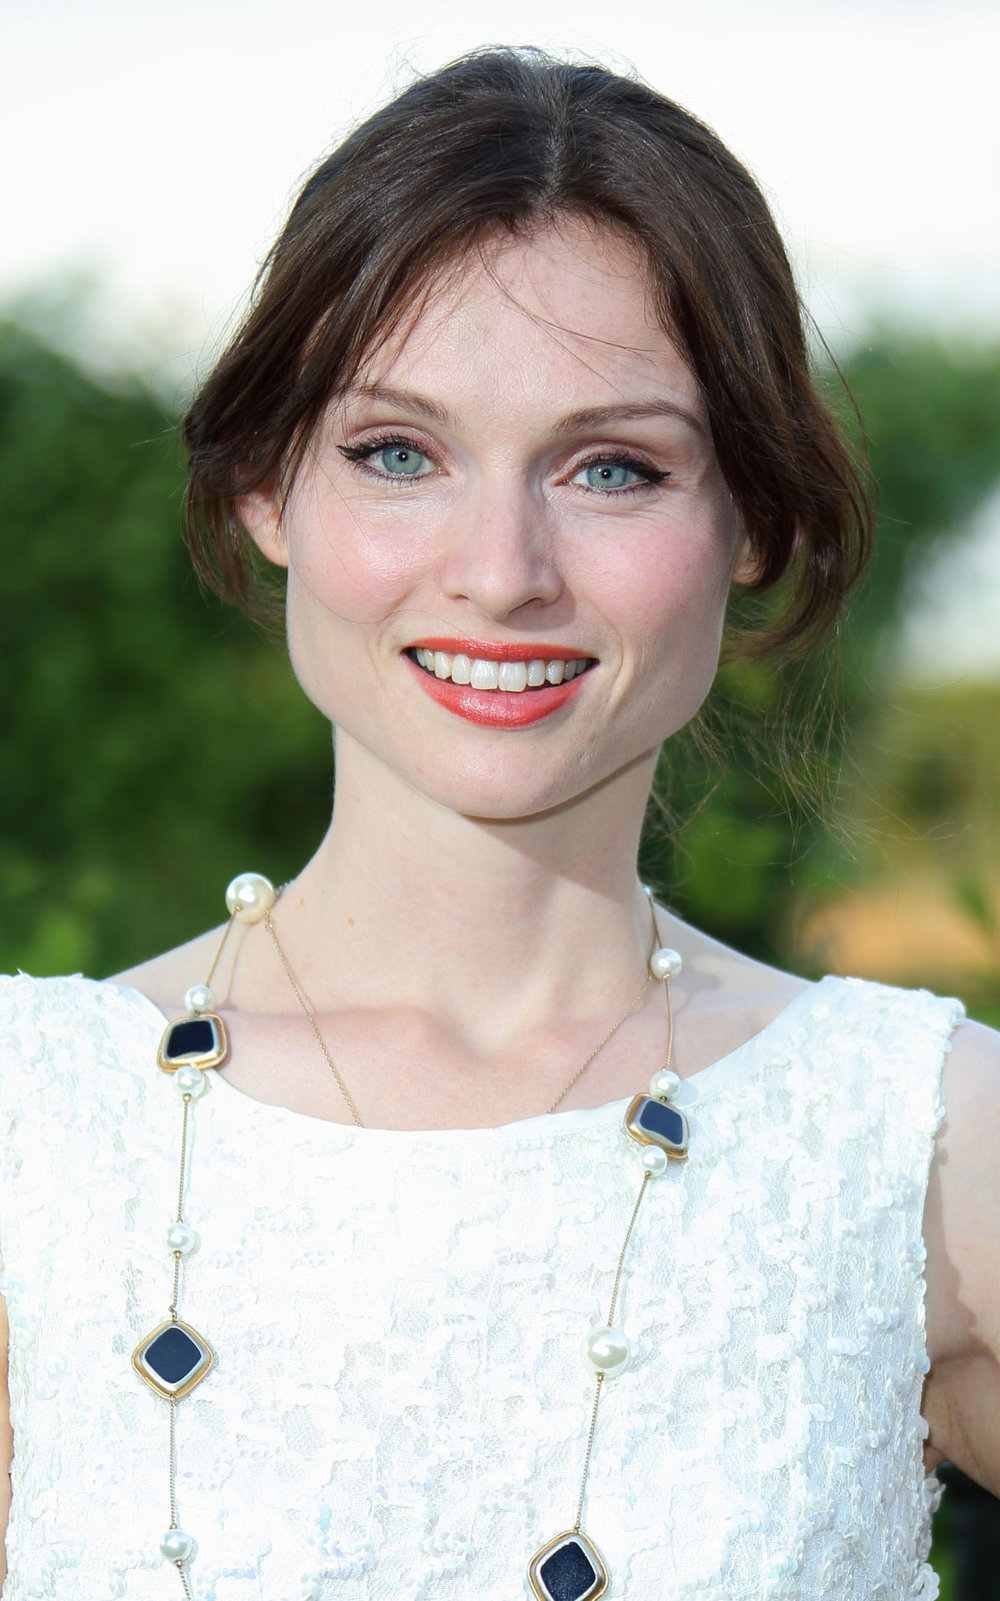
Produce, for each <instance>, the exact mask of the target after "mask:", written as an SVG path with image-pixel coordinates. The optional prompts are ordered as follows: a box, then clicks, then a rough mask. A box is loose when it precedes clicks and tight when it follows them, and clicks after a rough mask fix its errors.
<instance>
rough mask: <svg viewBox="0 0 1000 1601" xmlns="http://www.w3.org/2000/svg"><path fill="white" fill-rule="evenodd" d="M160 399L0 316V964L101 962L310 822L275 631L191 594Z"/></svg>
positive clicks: (322, 744)
mask: <svg viewBox="0 0 1000 1601" xmlns="http://www.w3.org/2000/svg"><path fill="white" fill-rule="evenodd" d="M182 481H183V473H182V466H181V461H180V457H179V453H178V449H177V445H176V442H175V437H174V428H173V419H172V418H168V417H165V416H164V415H163V412H162V410H161V408H160V407H159V405H158V404H157V403H156V401H155V400H154V399H153V397H152V396H151V395H150V394H149V393H147V392H145V391H144V390H143V389H142V388H141V387H140V386H138V385H136V384H132V383H127V382H122V383H121V384H119V385H117V386H116V387H115V388H114V389H113V390H112V389H109V388H105V387H101V386H99V385H97V384H96V383H94V382H93V381H91V380H90V379H88V378H87V377H86V376H85V375H84V374H83V373H81V372H80V371H79V370H78V369H77V368H76V367H75V366H74V365H73V363H72V362H70V361H69V360H67V359H66V358H64V357H62V356H59V355H56V354H55V353H54V352H52V351H50V350H47V349H46V348H45V347H44V346H43V345H42V344H41V343H40V342H39V341H38V340H37V339H36V338H34V337H33V336H31V335H30V334H27V333H26V332H24V331H23V330H21V329H18V328H16V327H13V326H10V325H6V326H0V484H2V486H3V489H2V493H3V516H2V518H0V562H2V567H3V573H4V580H5V587H6V597H5V643H4V652H3V667H2V671H3V674H4V678H5V683H4V687H3V703H4V706H5V708H6V720H7V725H8V726H7V735H6V739H5V756H4V778H3V783H2V787H0V881H2V882H3V885H4V891H5V893H4V900H5V908H4V916H3V922H2V931H0V942H2V950H0V965H2V966H3V967H4V968H5V969H9V968H10V967H12V966H14V967H17V966H22V967H24V968H25V969H27V970H28V971H34V972H38V973H46V972H58V971H63V972H65V971H67V970H70V971H72V970H74V969H77V968H82V969H85V970H86V971H88V972H90V973H92V974H95V975H100V974H102V973H106V972H108V971H113V970H115V969H117V968H118V967H121V966H122V965H124V964H125V963H127V962H131V961H136V960H138V959H140V958H141V957H144V956H148V955H152V954H153V953H154V952H155V951H156V950H157V949H163V948H164V947H165V946H167V945H169V944H170V943H174V942H176V941H179V940H181V939H183V938H186V937H188V936H190V935H191V934H192V933H194V932H195V931H196V929H197V928H198V927H199V926H208V925H209V924H211V923H213V922H216V921H218V920H219V910H220V909H219V883H220V880H222V881H225V880H226V879H227V877H228V875H229V874H230V873H231V872H236V871H238V870H240V868H241V867H244V866H245V865H246V863H247V862H258V861H265V860H266V861H268V862H269V863H270V864H271V867H272V869H273V871H274V873H275V874H276V875H277V876H280V875H281V874H282V873H283V872H284V873H290V872H291V871H292V870H293V869H294V868H295V866H296V865H297V864H298V860H299V858H300V857H301V855H302V854H304V853H306V852H307V851H308V850H309V848H310V847H311V845H312V844H313V842H314V841H315V840H316V839H318V837H319V834H320V831H321V829H322V827H323V825H324V820H325V812H326V810H327V802H328V792H329V773H330V754H329V737H328V732H327V730H326V728H325V726H324V724H323V721H322V719H321V718H320V717H319V716H318V714H316V713H314V712H313V710H312V708H311V707H310V706H309V705H308V703H307V702H306V701H305V699H304V697H303V696H302V695H301V694H300V693H299V692H298V690H297V688H296V686H295V684H294V682H293V680H292V676H291V672H290V670H289V668H288V666H287V664H286V662H285V660H284V657H283V654H282V652H281V651H280V650H277V649H274V648H272V647H269V646H268V645H266V644H265V643H263V642H262V641H261V640H260V639H259V638H258V637H257V636H256V635H255V634H254V632H253V631H252V630H251V629H250V628H249V627H248V626H247V625H245V624H244V623H242V621H241V620H240V619H237V618H232V617H230V616H228V615H227V614H225V613H224V612H223V611H222V609H221V608H219V607H216V606H212V605H206V603H205V602H204V600H203V599H202V598H201V596H200V595H199V593H198V589H197V586H196V584H195V582H194V580H193V578H192V576H191V574H190V570H189V566H188V562H187V556H186V552H185V550H184V546H183V544H182V540H181V533H180V517H179V507H180V496H181V486H182Z"/></svg>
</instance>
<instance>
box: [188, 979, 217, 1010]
mask: <svg viewBox="0 0 1000 1601" xmlns="http://www.w3.org/2000/svg"><path fill="white" fill-rule="evenodd" d="M184 1005H185V1006H186V1007H187V1009H188V1011H189V1012H214V1011H215V996H214V995H213V994H212V991H211V990H210V989H209V987H208V985H207V984H192V985H191V988H190V989H189V990H188V991H187V992H186V994H185V996H184Z"/></svg>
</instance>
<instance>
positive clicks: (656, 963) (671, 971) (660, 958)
mask: <svg viewBox="0 0 1000 1601" xmlns="http://www.w3.org/2000/svg"><path fill="white" fill-rule="evenodd" d="M683 968H684V958H683V956H682V955H681V953H680V951H675V950H671V948H670V946H669V945H661V946H660V947H659V949H658V950H655V951H654V952H653V954H652V956H651V957H650V958H649V971H650V972H651V973H652V975H653V977H654V978H680V975H681V972H682V971H683Z"/></svg>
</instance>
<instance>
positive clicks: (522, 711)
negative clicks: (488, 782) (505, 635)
mask: <svg viewBox="0 0 1000 1601" xmlns="http://www.w3.org/2000/svg"><path fill="white" fill-rule="evenodd" d="M536 648H537V647H536ZM541 649H542V654H540V655H538V656H534V655H532V654H530V651H529V650H528V649H526V648H525V646H523V645H494V644H490V645H486V644H485V642H484V641H482V642H481V641H478V640H464V639H462V640H460V639H447V640H446V639H431V640H426V641H424V642H422V643H421V644H419V645H411V646H410V647H409V648H408V649H407V650H405V651H404V652H403V655H404V657H405V658H406V660H407V661H408V662H409V663H410V671H411V672H412V673H413V674H414V677H415V679H416V682H417V683H418V684H419V686H420V688H421V689H422V690H424V692H425V693H426V694H428V695H429V696H430V697H431V699H432V700H434V701H436V702H437V704H438V705H439V706H441V707H443V708H444V710H445V711H449V712H451V713H452V714H453V715H454V716H456V717H461V718H463V719H464V721H465V722H468V723H478V724H479V725H480V726H481V727H484V728H511V729H513V728H526V727H528V726H529V725H530V724H532V723H539V722H541V721H542V720H543V719H544V718H546V717H550V716H551V715H552V714H553V713H554V712H557V711H559V710H560V709H561V708H562V707H563V706H566V705H567V704H568V703H569V701H571V700H574V699H575V698H576V696H577V695H578V694H579V692H580V690H581V689H582V688H583V685H584V683H585V682H586V679H587V676H588V674H589V672H590V670H591V668H593V667H596V666H597V658H596V657H595V656H571V655H570V653H569V651H568V650H565V649H562V648H560V647H557V646H542V647H541Z"/></svg>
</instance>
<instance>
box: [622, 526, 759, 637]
mask: <svg viewBox="0 0 1000 1601" xmlns="http://www.w3.org/2000/svg"><path fill="white" fill-rule="evenodd" d="M600 582H601V584H602V587H603V591H604V594H605V596H606V597H607V610H608V614H609V620H611V621H613V622H614V621H615V620H618V622H619V626H620V629H621V633H622V636H623V640H624V641H625V642H626V644H630V645H631V647H632V648H633V649H634V650H635V651H636V653H637V655H638V656H639V657H640V658H641V659H643V660H645V659H649V658H653V657H657V658H672V657H675V656H676V657H679V658H681V659H682V660H686V661H692V660H693V658H695V657H701V656H704V657H706V658H709V659H713V660H714V657H715V656H716V655H717V654H718V646H719V641H720V639H721V634H722V625H723V620H724V617H725V610H726V599H727V596H728V592H729V551H728V542H727V541H726V540H725V539H724V538H722V537H720V536H719V535H718V534H717V533H715V532H713V534H712V537H710V538H698V537H685V538H683V539H670V540H668V541H664V540H662V539H659V538H650V539H647V540H645V541H643V542H642V543H641V544H633V545H632V546H631V547H630V550H629V559H628V560H616V561H615V562H614V563H613V564H608V565H607V566H606V567H605V570H604V572H603V573H602V574H601V578H600Z"/></svg>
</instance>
